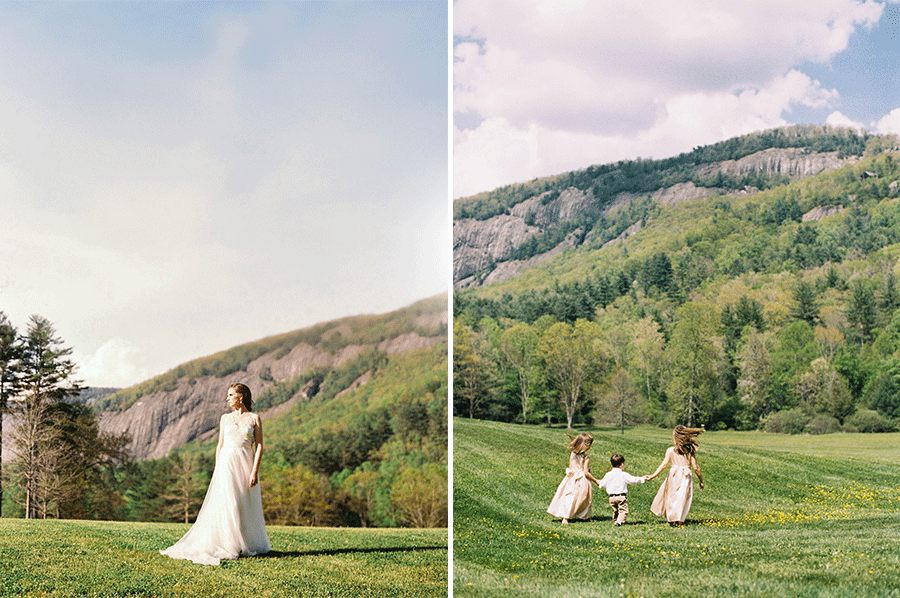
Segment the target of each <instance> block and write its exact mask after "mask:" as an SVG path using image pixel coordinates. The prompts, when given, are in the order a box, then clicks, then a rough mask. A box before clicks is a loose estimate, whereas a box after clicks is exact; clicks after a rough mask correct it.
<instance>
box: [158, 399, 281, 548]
mask: <svg viewBox="0 0 900 598" xmlns="http://www.w3.org/2000/svg"><path fill="white" fill-rule="evenodd" d="M228 405H229V406H230V407H231V409H232V411H231V413H226V414H225V415H223V416H222V418H221V420H219V444H218V446H217V447H216V467H215V469H214V470H213V475H212V479H211V480H210V481H209V489H208V490H207V491H206V498H205V499H203V506H202V507H200V513H199V514H198V515H197V520H196V521H195V522H194V525H193V526H192V527H191V529H189V530H188V532H187V533H186V534H185V535H184V536H183V537H182V538H181V539H180V540H179V541H178V542H177V543H175V544H174V545H173V546H170V547H169V548H167V549H165V550H160V551H159V552H160V554H164V555H166V556H170V557H172V558H173V559H187V560H190V561H193V562H195V563H199V564H201V565H218V564H219V561H220V559H236V558H238V557H239V556H254V555H257V554H264V553H266V552H269V550H271V548H272V546H271V544H270V543H269V536H268V534H267V533H266V522H265V519H264V518H263V509H262V496H261V495H260V492H259V462H260V459H261V457H262V447H263V437H262V422H261V421H260V419H259V415H257V414H256V413H253V412H252V411H251V410H250V409H251V406H252V399H251V397H250V389H249V388H247V387H246V386H245V385H243V384H232V385H231V386H229V387H228Z"/></svg>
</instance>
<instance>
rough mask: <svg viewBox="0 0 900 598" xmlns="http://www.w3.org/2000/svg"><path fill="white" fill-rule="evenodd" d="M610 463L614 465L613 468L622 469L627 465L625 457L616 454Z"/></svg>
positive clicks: (610, 459)
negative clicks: (624, 464)
mask: <svg viewBox="0 0 900 598" xmlns="http://www.w3.org/2000/svg"><path fill="white" fill-rule="evenodd" d="M609 462H610V463H612V466H613V467H621V466H622V464H623V463H625V457H623V456H622V455H620V454H618V453H616V454H615V455H613V456H612V457H610V458H609Z"/></svg>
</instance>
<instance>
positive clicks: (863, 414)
mask: <svg viewBox="0 0 900 598" xmlns="http://www.w3.org/2000/svg"><path fill="white" fill-rule="evenodd" d="M896 429H897V426H896V425H895V424H894V422H892V421H891V420H889V419H888V418H886V417H884V416H883V415H881V414H880V413H878V412H877V411H873V410H871V409H860V410H859V411H857V412H856V413H854V414H853V415H851V416H850V417H848V418H847V421H846V422H844V431H845V432H894V431H896Z"/></svg>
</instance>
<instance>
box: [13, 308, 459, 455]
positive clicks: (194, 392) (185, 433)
mask: <svg viewBox="0 0 900 598" xmlns="http://www.w3.org/2000/svg"><path fill="white" fill-rule="evenodd" d="M420 320H421V321H420V322H418V323H419V324H420V325H422V326H424V327H426V328H427V329H434V328H436V327H437V326H436V325H437V324H438V323H443V324H444V325H446V324H447V312H446V311H444V312H443V313H436V314H427V315H425V316H421V317H420ZM445 329H446V328H445ZM446 339H447V337H446V335H445V334H441V335H436V336H420V335H419V334H416V333H407V334H403V335H400V336H397V337H395V338H392V339H388V340H385V341H383V342H381V343H379V344H378V345H377V347H378V348H379V349H380V350H382V351H384V352H385V353H387V354H389V355H393V354H399V353H404V352H406V351H410V350H413V349H419V348H426V347H430V346H433V345H435V344H437V343H440V342H444V341H446ZM372 347H373V345H368V346H360V345H352V346H348V347H345V348H344V349H343V350H341V351H339V352H338V353H336V354H331V353H329V352H328V351H325V350H324V349H322V348H319V347H313V346H310V345H305V344H301V345H298V346H296V347H294V349H293V350H292V351H291V352H290V353H288V354H287V355H285V356H283V357H281V358H276V355H275V354H266V355H263V356H261V357H259V358H258V359H256V360H254V361H253V362H251V363H250V364H249V365H248V366H247V367H246V368H245V369H244V370H242V371H241V372H238V373H236V374H234V375H231V376H228V377H227V378H213V377H204V378H200V379H197V380H195V381H194V382H193V383H190V382H189V381H188V380H186V379H185V380H182V381H181V382H180V383H179V384H178V386H177V388H175V389H174V390H172V391H169V392H157V393H153V394H149V395H145V396H143V397H141V399H140V400H139V401H138V402H136V403H135V404H134V405H132V406H131V407H129V408H128V409H126V410H124V411H122V412H118V413H116V412H106V413H104V414H102V416H101V419H100V428H101V429H102V430H103V431H104V432H108V433H113V434H121V433H122V432H127V433H129V434H130V435H131V437H132V443H131V447H130V448H131V451H132V454H133V455H134V457H135V458H137V459H154V458H158V457H163V456H165V455H168V454H169V452H170V451H172V450H173V449H176V448H178V447H180V446H183V445H184V444H186V443H188V442H191V441H192V440H194V439H196V438H201V437H205V435H208V434H214V433H215V430H216V429H217V428H218V425H219V418H220V417H221V416H222V414H223V413H227V412H228V411H229V409H228V405H227V403H226V401H225V397H226V394H227V390H228V386H229V385H231V384H233V383H235V382H242V383H244V384H246V385H247V386H249V387H250V389H251V390H252V391H253V394H254V396H258V395H259V394H261V393H262V392H263V391H265V390H266V389H267V388H269V387H270V386H272V385H273V384H275V382H276V381H282V380H290V379H293V378H294V377H296V376H298V375H301V374H303V373H305V372H307V371H309V370H310V369H311V368H314V367H317V366H332V367H333V366H339V365H341V364H342V363H344V362H345V361H347V360H348V359H352V358H353V357H355V356H357V355H359V353H361V352H362V351H364V350H366V349H370V348H372ZM367 381H368V378H367V377H366V376H365V375H364V376H362V378H360V379H359V380H357V381H356V382H354V385H355V386H356V387H358V386H361V385H362V384H365V383H366V382H367ZM302 393H303V391H302V390H301V391H300V393H298V396H295V397H293V398H292V399H291V400H290V401H289V402H288V403H289V404H288V405H284V404H283V405H279V406H276V407H273V408H272V409H271V411H270V413H262V414H261V415H262V416H263V418H266V417H267V416H271V415H274V414H275V413H278V412H281V411H283V410H284V409H285V408H286V407H288V406H289V405H292V404H294V403H296V402H297V401H299V400H304V397H303V396H301V395H302ZM4 428H5V426H4Z"/></svg>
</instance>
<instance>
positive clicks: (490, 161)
mask: <svg viewBox="0 0 900 598" xmlns="http://www.w3.org/2000/svg"><path fill="white" fill-rule="evenodd" d="M453 36H454V37H453V40H454V41H453V53H454V66H453V79H454V82H453V110H454V117H453V119H454V132H453V182H452V186H453V189H452V195H453V197H463V196H467V195H472V194H475V193H478V192H480V191H486V190H489V189H493V188H496V187H498V186H501V185H506V184H510V183H515V182H521V181H527V180H530V179H532V178H534V177H539V176H546V175H552V174H558V173H561V172H566V171H569V170H575V169H579V168H585V167H587V166H589V165H592V164H604V163H609V162H613V161H616V160H621V159H633V158H638V157H642V158H664V157H668V156H672V155H676V154H678V153H680V152H684V151H690V150H691V149H692V148H694V147H696V146H700V145H706V144H710V143H715V142H717V141H721V140H724V139H728V138H731V137H734V136H737V135H741V134H745V133H749V132H752V131H756V130H761V129H768V128H773V127H777V126H784V125H788V124H800V123H804V124H805V123H813V124H832V125H844V126H852V127H856V128H864V129H866V130H868V131H871V132H877V133H900V53H898V49H900V5H898V4H897V2H894V1H893V0H891V1H885V0H817V1H816V2H808V3H788V4H785V3H784V2H782V1H781V0H727V1H726V0H718V1H717V0H713V1H703V2H701V1H699V0H644V1H642V2H640V3H622V2H619V1H618V0H595V1H592V2H584V1H583V0H558V1H553V2H551V1H550V0H491V1H490V2H484V1H483V0H455V1H454V3H453Z"/></svg>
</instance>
